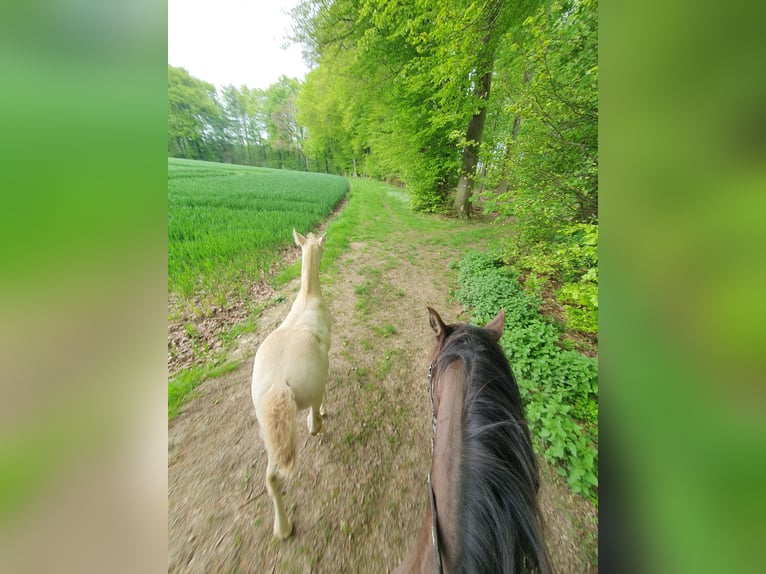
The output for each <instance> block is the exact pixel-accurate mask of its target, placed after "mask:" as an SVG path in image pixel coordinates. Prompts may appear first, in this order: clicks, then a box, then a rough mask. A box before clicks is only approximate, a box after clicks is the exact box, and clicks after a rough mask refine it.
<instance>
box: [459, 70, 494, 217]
mask: <svg viewBox="0 0 766 574" xmlns="http://www.w3.org/2000/svg"><path fill="white" fill-rule="evenodd" d="M493 60H494V58H490V59H488V62H487V64H486V67H485V68H484V70H485V71H484V74H482V76H481V78H480V79H479V81H478V83H477V84H476V87H475V88H474V95H475V96H477V97H478V99H479V100H480V102H481V104H480V106H479V110H478V111H477V112H476V113H475V114H474V115H473V116H472V117H471V121H470V122H468V130H467V131H466V137H465V139H466V143H465V148H463V165H462V167H461V169H460V179H459V180H458V184H457V193H456V194H455V206H454V207H455V212H456V213H457V215H458V217H460V218H463V219H465V218H468V217H470V216H471V194H472V193H473V184H474V179H475V178H476V166H477V165H478V164H479V147H480V146H481V138H482V136H483V134H484V122H485V121H486V119H487V102H488V101H489V90H490V88H491V86H492V68H493Z"/></svg>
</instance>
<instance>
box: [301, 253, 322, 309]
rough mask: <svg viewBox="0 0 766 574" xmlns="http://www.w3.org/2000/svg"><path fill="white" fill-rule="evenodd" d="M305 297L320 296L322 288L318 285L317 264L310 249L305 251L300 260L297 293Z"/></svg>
mask: <svg viewBox="0 0 766 574" xmlns="http://www.w3.org/2000/svg"><path fill="white" fill-rule="evenodd" d="M298 296H299V297H301V296H303V297H305V298H309V297H312V296H313V297H320V298H321V297H322V288H321V287H320V286H319V265H318V263H317V262H316V261H314V257H313V255H312V253H311V251H306V253H304V255H303V261H302V262H301V290H300V293H299V295H298Z"/></svg>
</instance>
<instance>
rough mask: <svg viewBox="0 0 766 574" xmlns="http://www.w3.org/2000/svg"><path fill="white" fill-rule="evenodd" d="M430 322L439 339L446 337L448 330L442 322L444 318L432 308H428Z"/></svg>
mask: <svg viewBox="0 0 766 574" xmlns="http://www.w3.org/2000/svg"><path fill="white" fill-rule="evenodd" d="M428 322H429V323H430V325H431V328H432V329H433V330H434V333H436V338H437V339H441V338H442V337H444V333H445V329H446V327H445V325H444V321H442V318H441V317H439V313H437V312H436V311H435V310H433V309H432V308H431V307H428Z"/></svg>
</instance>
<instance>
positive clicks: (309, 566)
mask: <svg viewBox="0 0 766 574" xmlns="http://www.w3.org/2000/svg"><path fill="white" fill-rule="evenodd" d="M390 216H391V217H392V218H395V214H393V213H392V214H390ZM387 224H389V225H392V226H393V228H396V226H395V225H394V222H393V221H389V222H388V223H387ZM401 234H402V235H400V236H399V237H398V238H397V237H396V235H392V236H391V238H392V241H387V242H386V243H385V244H383V243H380V242H377V241H375V240H372V239H369V238H367V239H363V240H360V241H359V242H357V243H353V244H352V245H351V249H350V250H349V252H348V253H346V254H345V255H344V256H342V257H341V259H340V260H339V261H338V263H337V266H338V269H339V270H340V271H339V272H338V273H336V274H335V275H334V276H333V277H332V280H326V279H325V277H323V278H322V280H323V281H324V282H325V283H324V284H323V291H324V295H325V298H326V300H327V301H328V304H329V305H330V309H331V312H332V315H333V341H332V348H331V351H330V381H329V384H328V389H327V403H326V408H327V416H326V418H325V420H324V424H323V430H322V433H321V434H320V435H319V436H317V437H312V436H310V435H309V433H308V430H307V428H306V422H305V415H306V413H305V412H303V413H300V414H299V415H298V419H297V424H298V456H297V463H296V471H295V473H294V475H293V477H292V478H291V479H290V480H289V481H287V483H286V487H285V492H286V494H285V501H286V504H287V506H288V511H289V515H290V517H291V518H292V520H293V522H294V532H293V535H292V537H291V538H289V539H288V540H287V541H284V542H277V541H274V540H273V539H272V520H273V516H272V508H271V501H270V499H269V497H268V494H267V493H266V489H265V486H264V477H265V471H266V455H265V451H264V449H263V445H262V442H261V440H260V437H259V435H258V428H257V422H256V420H255V412H254V409H253V405H252V401H251V398H250V375H251V369H252V356H253V355H254V353H255V349H256V348H257V346H258V344H260V342H261V341H262V340H263V338H264V337H265V336H266V335H267V334H268V333H269V332H270V331H271V330H273V329H274V328H275V327H276V326H277V325H278V324H279V323H280V322H281V320H282V318H283V317H284V316H285V315H286V314H287V311H288V310H289V306H290V304H291V303H292V300H293V298H294V297H295V294H296V293H297V290H298V283H297V282H293V283H291V284H289V285H288V286H287V287H285V288H284V289H283V290H282V293H283V294H284V295H285V297H286V300H285V301H284V302H282V303H279V304H277V305H275V306H272V307H270V308H269V309H267V310H266V311H265V312H264V314H263V315H262V316H261V318H260V319H259V325H258V330H257V332H256V333H254V334H252V335H249V336H247V337H245V338H244V339H243V340H242V341H241V344H240V348H239V349H238V351H237V353H238V354H240V355H241V356H244V357H246V359H245V360H243V363H242V365H241V367H240V368H239V369H237V370H236V371H233V372H231V373H229V374H227V375H225V376H223V377H221V378H218V379H215V380H209V381H206V382H205V383H203V384H202V385H201V386H200V387H198V389H197V393H198V396H197V397H196V398H195V399H193V400H191V401H190V402H189V403H187V404H186V405H185V406H184V407H183V408H182V410H181V413H180V414H179V415H178V416H177V417H176V418H175V419H174V420H173V421H172V422H171V423H170V425H169V431H168V437H169V444H168V499H169V511H168V513H169V514H168V528H169V541H168V545H169V546H168V571H169V572H174V573H175V572H179V573H180V572H184V573H186V572H189V573H203V572H204V573H209V572H227V573H228V572H232V573H233V572H258V573H260V572H333V573H337V572H352V573H356V572H364V573H367V572H389V571H391V570H393V569H394V568H395V567H396V565H397V564H398V563H399V562H400V561H401V559H402V558H403V557H404V556H405V554H406V553H407V551H408V550H409V548H410V545H411V543H412V542H413V540H414V538H415V534H416V531H417V528H418V526H419V524H420V521H421V518H422V515H423V512H424V510H425V506H426V502H427V491H426V473H427V470H428V467H429V463H430V432H431V429H430V403H429V398H428V389H427V378H426V370H427V367H426V365H425V364H424V363H425V360H426V356H427V352H428V350H429V348H430V345H431V330H430V328H429V326H428V316H427V312H426V305H430V306H433V307H435V308H436V309H437V310H438V311H439V312H440V313H441V315H442V317H444V318H445V320H448V321H450V322H454V321H456V320H463V319H464V317H462V316H460V312H461V308H460V306H459V305H458V304H457V303H456V302H455V301H454V300H453V299H452V298H451V297H450V289H452V288H454V284H452V282H454V280H455V275H456V272H455V271H454V269H451V268H450V265H451V264H452V263H453V262H454V261H457V260H458V259H459V258H460V256H461V255H462V253H463V252H462V251H459V250H458V248H444V247H440V248H439V250H436V249H434V248H433V247H429V244H431V242H430V241H429V239H431V238H428V237H413V236H412V232H411V231H407V230H404V231H402V232H401ZM328 240H329V241H331V240H332V238H328ZM541 467H542V475H543V483H544V484H543V489H542V495H541V504H542V507H543V512H544V514H545V518H546V521H547V528H548V544H549V547H550V550H551V553H552V556H553V559H554V563H555V565H556V567H557V570H558V571H559V572H596V571H597V518H596V511H595V509H594V507H593V506H592V505H591V504H590V503H589V502H587V501H585V500H583V499H582V498H580V497H577V496H574V495H572V494H571V493H570V492H569V490H568V488H567V487H566V484H565V482H564V481H563V480H562V479H561V478H560V477H559V476H558V475H557V473H556V472H555V470H554V469H552V468H550V467H549V466H548V465H546V464H545V463H542V462H541Z"/></svg>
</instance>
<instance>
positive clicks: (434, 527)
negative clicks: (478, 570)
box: [428, 363, 442, 574]
mask: <svg viewBox="0 0 766 574" xmlns="http://www.w3.org/2000/svg"><path fill="white" fill-rule="evenodd" d="M433 368H434V366H433V363H431V364H430V365H429V366H428V387H429V393H430V394H431V430H432V434H431V454H432V455H433V452H434V441H435V440H436V410H435V405H434V380H433ZM431 470H433V468H432V469H431ZM431 470H429V471H428V495H429V498H430V499H431V540H432V541H433V544H434V566H435V567H436V574H442V557H441V552H440V551H439V524H438V522H437V518H436V494H434V486H433V482H432V480H431Z"/></svg>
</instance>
